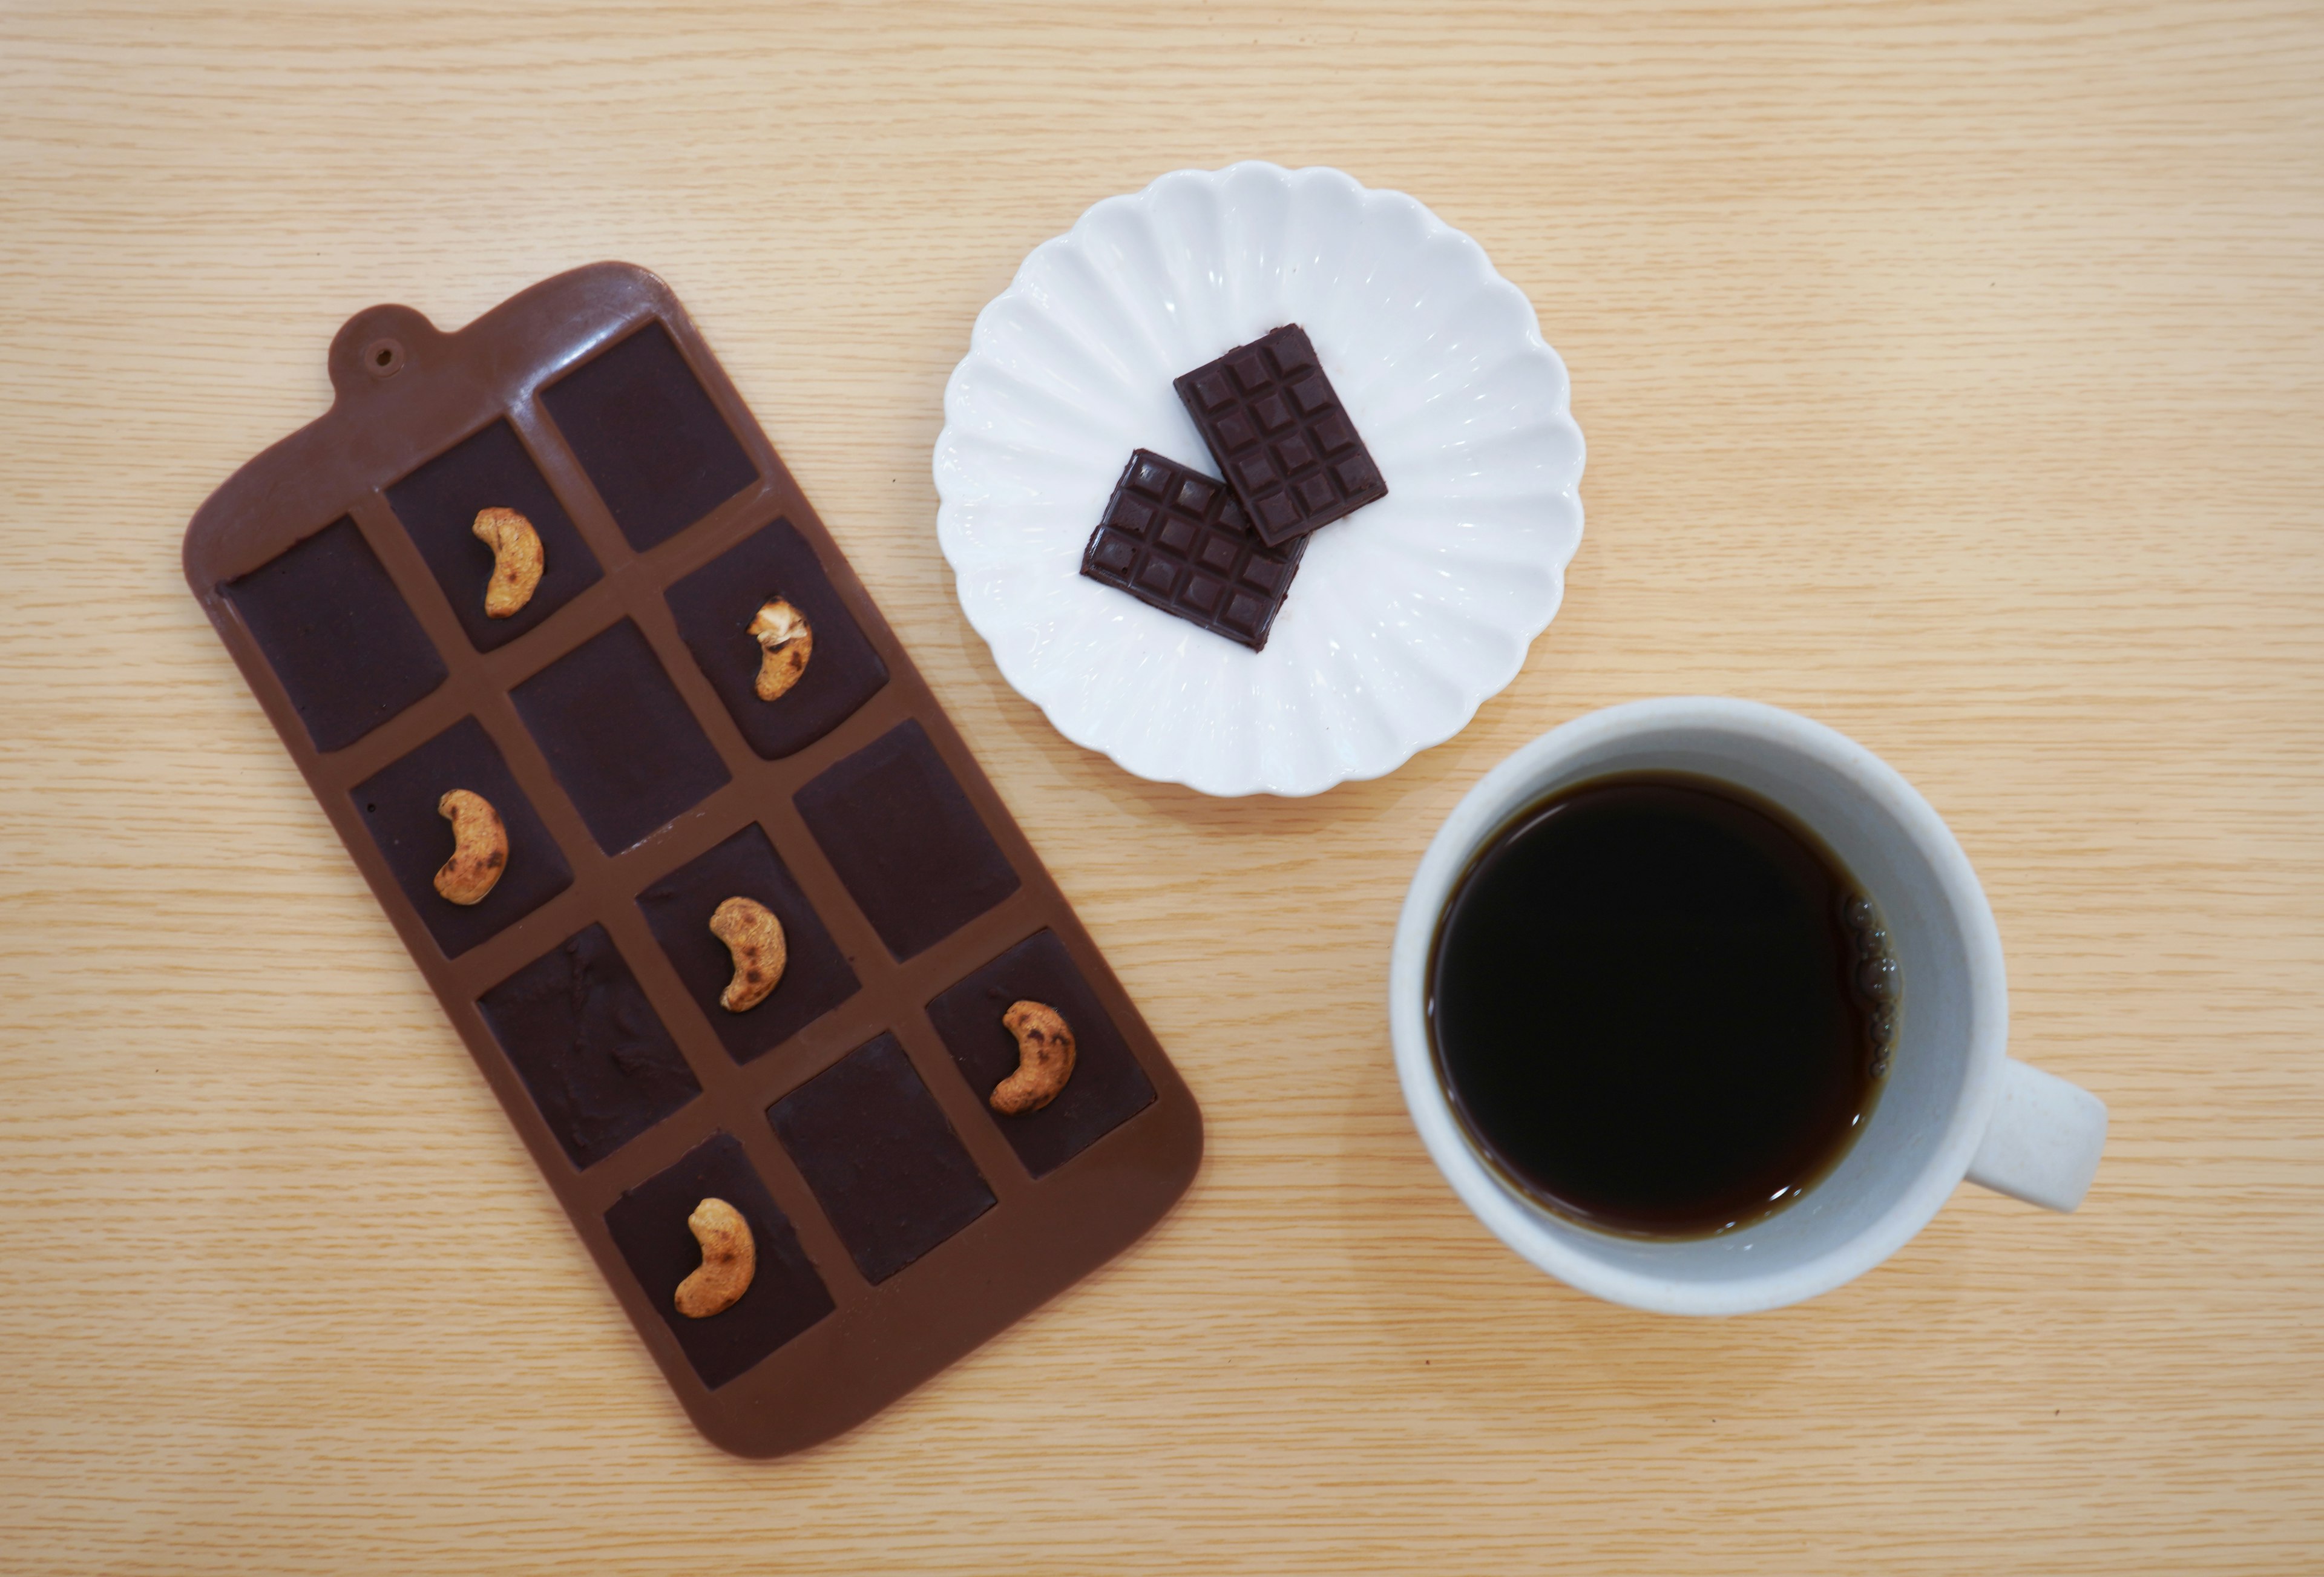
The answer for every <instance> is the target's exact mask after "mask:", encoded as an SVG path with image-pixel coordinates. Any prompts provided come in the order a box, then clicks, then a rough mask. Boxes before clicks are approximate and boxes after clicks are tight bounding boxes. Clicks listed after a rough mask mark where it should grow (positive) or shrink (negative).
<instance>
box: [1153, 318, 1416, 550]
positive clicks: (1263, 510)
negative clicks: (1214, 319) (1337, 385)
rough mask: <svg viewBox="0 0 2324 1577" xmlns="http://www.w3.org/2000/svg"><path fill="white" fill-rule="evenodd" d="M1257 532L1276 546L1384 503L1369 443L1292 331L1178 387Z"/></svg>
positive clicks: (1238, 350)
mask: <svg viewBox="0 0 2324 1577" xmlns="http://www.w3.org/2000/svg"><path fill="white" fill-rule="evenodd" d="M1176 389H1177V391H1178V398H1179V399H1180V400H1181V401H1184V402H1185V407H1186V414H1187V415H1189V416H1191V417H1193V418H1194V430H1195V431H1197V432H1199V433H1201V434H1202V435H1203V442H1204V443H1206V444H1208V445H1209V446H1210V447H1211V457H1212V458H1213V459H1214V460H1216V461H1217V462H1218V465H1219V475H1222V476H1224V477H1225V478H1226V479H1227V481H1228V483H1229V484H1231V486H1232V487H1233V488H1234V490H1235V496H1236V497H1237V498H1239V499H1240V500H1241V501H1242V507H1243V510H1244V512H1246V513H1248V514H1249V515H1250V519H1251V523H1252V525H1253V526H1255V527H1256V528H1257V529H1258V531H1259V536H1260V537H1261V538H1263V539H1266V540H1267V541H1268V542H1270V543H1273V544H1276V545H1277V546H1280V545H1281V544H1283V543H1285V542H1287V541H1289V540H1291V539H1293V538H1294V537H1298V536H1303V535H1305V533H1307V532H1309V531H1312V530H1314V529H1315V528H1316V527H1318V526H1323V525H1329V524H1330V523H1331V522H1332V521H1336V520H1338V519H1340V518H1341V517H1342V516H1343V515H1348V514H1352V513H1353V512H1356V511H1357V510H1360V509H1361V508H1362V507H1363V506H1364V505H1366V504H1368V503H1372V502H1373V501H1375V500H1377V499H1382V498H1386V497H1387V496H1388V484H1387V483H1386V482H1383V481H1382V480H1380V474H1379V466H1376V465H1374V464H1373V463H1372V455H1371V451H1370V450H1369V449H1368V448H1366V447H1364V440H1363V436H1362V435H1361V434H1360V433H1358V432H1357V431H1356V425H1355V423H1354V422H1353V421H1351V420H1349V418H1348V412H1347V409H1346V408H1345V407H1344V406H1342V404H1341V403H1340V396H1339V395H1338V393H1337V392H1334V391H1333V388H1332V380H1331V379H1329V378H1327V377H1325V376H1324V375H1323V364H1322V363H1321V362H1319V361H1318V360H1317V359H1316V356H1315V347H1314V345H1312V344H1311V343H1309V341H1308V338H1307V331H1306V330H1305V329H1304V328H1302V327H1299V326H1298V325H1297V324H1296V323H1286V324H1285V325H1284V326H1283V327H1280V328H1277V329H1274V330H1271V331H1270V332H1268V333H1266V334H1262V335H1260V336H1259V337H1258V338H1257V339H1254V340H1252V341H1251V342H1250V344H1249V345H1239V346H1235V347H1234V349H1232V350H1231V351H1229V352H1227V354H1226V355H1222V356H1221V357H1220V358H1219V359H1218V360H1216V361H1214V362H1210V363H1206V364H1203V365H1202V366H1199V367H1196V368H1195V369H1194V371H1193V372H1191V373H1187V374H1184V375H1183V376H1181V377H1179V378H1178V379H1176Z"/></svg>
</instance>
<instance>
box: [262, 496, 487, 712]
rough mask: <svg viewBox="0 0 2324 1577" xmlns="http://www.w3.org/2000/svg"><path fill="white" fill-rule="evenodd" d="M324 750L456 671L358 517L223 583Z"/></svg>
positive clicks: (431, 691)
mask: <svg viewBox="0 0 2324 1577" xmlns="http://www.w3.org/2000/svg"><path fill="white" fill-rule="evenodd" d="M218 590H219V591H220V592H222V593H223V594H224V595H225V597H226V601H227V602H228V603H230V604H233V606H234V611H235V613H239V614H241V615H242V622H243V624H244V627H246V628H247V629H248V630H249V631H250V634H251V639H252V640H253V641H256V642H257V644H258V650H259V652H260V653H261V655H263V657H264V658H265V659H266V663H267V666H268V667H269V668H272V669H273V670H274V677H275V678H276V679H277V680H278V681H279V682H280V683H281V686H282V688H283V689H284V690H285V691H287V692H288V693H289V695H290V698H291V709H292V710H293V711H295V712H296V713H297V714H298V715H299V721H300V723H301V724H305V725H306V729H307V737H308V738H309V739H311V740H312V741H314V743H315V748H316V749H317V750H318V751H335V750H340V749H344V748H345V747H346V746H347V745H351V744H353V743H355V741H357V740H359V739H361V738H362V737H363V736H364V734H366V733H370V732H371V731H372V730H373V729H374V728H377V727H378V726H379V725H380V724H383V723H384V722H386V721H387V720H388V719H389V718H391V717H392V716H394V715H396V714H397V713H399V712H401V711H402V710H403V709H404V708H405V707H407V706H409V705H411V704H412V703H413V702H414V701H417V700H419V699H420V698H421V697H422V696H429V695H432V694H434V693H435V690H436V687H438V685H441V684H442V683H443V682H444V677H445V674H446V672H447V670H446V669H445V667H444V659H442V658H441V657H439V656H438V655H437V652H436V647H435V644H434V643H433V642H431V641H429V639H428V632H426V631H424V630H422V629H421V628H420V621H419V620H418V619H415V618H414V617H412V614H411V609H410V606H409V605H408V604H405V602H404V600H403V594H402V593H401V592H400V591H397V590H396V589H395V582H394V581H393V580H392V579H391V578H389V576H388V573H387V570H386V568H385V567H383V565H382V564H381V563H380V561H379V555H378V554H376V553H374V552H373V551H372V550H371V544H370V543H369V542H366V541H364V534H363V530H362V528H361V527H359V526H357V525H356V524H355V521H354V518H353V517H351V516H350V517H346V518H342V519H340V520H337V521H332V522H331V524H329V525H327V526H326V527H324V528H323V529H322V530H319V531H318V532H316V533H315V534H314V535H313V536H311V537H309V538H308V539H306V540H304V541H302V542H300V543H298V544H297V545H296V546H294V547H292V548H291V549H290V550H289V551H288V552H285V553H282V554H280V555H278V556H277V557H276V558H272V560H270V561H269V562H267V563H265V564H263V565H261V566H260V567H258V568H256V569H254V570H252V571H250V572H249V573H248V574H247V575H244V576H240V577H238V578H236V579H235V580H231V581H228V582H227V583H226V584H225V585H224V586H220V587H219V588H218Z"/></svg>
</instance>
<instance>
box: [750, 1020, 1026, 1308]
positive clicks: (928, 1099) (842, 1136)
mask: <svg viewBox="0 0 2324 1577" xmlns="http://www.w3.org/2000/svg"><path fill="white" fill-rule="evenodd" d="M767 1120H768V1121H769V1122H770V1123H772V1124H773V1125H774V1130H775V1135H776V1137H777V1138H779V1139H781V1140H782V1142H783V1148H784V1149H785V1150H787V1151H788V1152H789V1154H790V1157H791V1159H792V1161H793V1162H795V1163H797V1165H798V1169H799V1175H800V1176H803V1177H805V1178H806V1179H807V1186H808V1187H810V1188H812V1189H814V1190H815V1197H816V1203H818V1204H820V1205H822V1206H823V1213H824V1214H825V1215H826V1216H829V1217H830V1218H831V1224H832V1225H833V1226H834V1227H835V1228H837V1229H838V1231H839V1236H840V1239H841V1240H842V1241H844V1242H845V1243H846V1245H847V1252H848V1254H849V1256H850V1257H852V1258H853V1259H854V1261H855V1268H857V1269H859V1270H861V1271H862V1272H863V1279H864V1280H866V1281H868V1282H871V1284H872V1285H873V1286H878V1285H879V1284H880V1283H881V1282H883V1281H885V1280H887V1279H888V1278H889V1277H891V1276H893V1275H895V1274H896V1273H897V1272H898V1271H899V1270H901V1269H903V1268H905V1267H906V1266H908V1265H909V1264H911V1263H912V1262H913V1261H914V1260H916V1259H918V1258H919V1257H920V1256H921V1255H923V1254H926V1253H927V1251H928V1250H931V1249H933V1248H935V1247H936V1245H937V1244H939V1243H941V1242H943V1241H945V1240H946V1239H947V1238H950V1237H951V1236H952V1235H953V1234H954V1233H955V1232H957V1231H960V1230H961V1229H962V1228H963V1227H965V1226H966V1225H968V1223H969V1222H973V1221H974V1220H975V1219H976V1218H977V1217H979V1216H981V1215H982V1214H983V1213H985V1212H986V1211H988V1210H991V1208H992V1206H993V1203H994V1201H993V1197H992V1190H991V1188H988V1187H987V1186H985V1182H984V1178H983V1177H982V1176H981V1175H980V1174H979V1173H978V1172H977V1169H976V1163H975V1162H974V1161H973V1160H971V1159H970V1158H969V1154H968V1151H967V1150H965V1149H964V1148H962V1146H961V1142H960V1139H959V1137H958V1136H957V1135H955V1134H954V1132H953V1130H952V1124H951V1123H949V1122H947V1121H945V1114H944V1109H943V1108H942V1107H940V1106H938V1105H937V1104H936V1098H935V1097H934V1096H932V1095H930V1094H929V1093H928V1087H927V1085H926V1084H922V1083H921V1082H920V1075H919V1074H918V1073H916V1072H915V1071H913V1068H912V1059H911V1058H910V1057H908V1056H905V1055H904V1048H903V1047H901V1046H899V1044H897V1041H896V1037H894V1036H892V1035H882V1036H880V1037H877V1038H876V1039H873V1040H871V1041H870V1042H868V1043H866V1044H865V1045H862V1046H859V1047H856V1048H855V1049H854V1050H853V1051H851V1052H849V1053H848V1054H847V1055H846V1056H844V1057H841V1058H840V1059H839V1060H838V1061H837V1062H835V1063H834V1064H833V1065H831V1066H829V1067H827V1068H825V1069H824V1070H823V1072H821V1073H819V1074H816V1076H815V1077H813V1078H811V1079H809V1080H808V1081H807V1083H806V1084H801V1085H800V1086H799V1087H798V1089H796V1090H793V1091H792V1092H791V1093H789V1094H788V1095H786V1096H784V1097H783V1098H782V1099H781V1100H779V1101H778V1102H775V1103H774V1104H773V1105H772V1106H770V1107H769V1108H768V1109H767Z"/></svg>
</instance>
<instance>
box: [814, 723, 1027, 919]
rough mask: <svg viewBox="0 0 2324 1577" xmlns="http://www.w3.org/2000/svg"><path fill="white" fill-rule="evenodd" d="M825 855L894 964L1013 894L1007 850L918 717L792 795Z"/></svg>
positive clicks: (1014, 881)
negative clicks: (984, 821)
mask: <svg viewBox="0 0 2324 1577" xmlns="http://www.w3.org/2000/svg"><path fill="white" fill-rule="evenodd" d="M793 799H794V802H795V803H796V804H797V805H798V811H799V815H800V816H803V817H804V818H805V819H806V821H807V830H808V831H809V832H811V833H813V834H814V835H815V841H816V843H818V844H822V845H823V852H824V854H825V858H827V859H829V860H830V862H831V863H832V868H833V869H835V871H838V872H839V879H840V880H841V881H844V882H845V883H846V884H847V890H848V892H849V894H850V895H851V896H853V898H854V899H855V904H856V907H857V908H861V909H862V911H863V917H864V918H866V919H868V920H870V921H871V928H872V929H873V930H875V931H877V932H879V933H880V939H881V941H882V942H885V943H886V944H887V945H888V951H889V952H890V953H892V954H895V955H896V957H897V958H898V959H899V960H901V959H906V958H910V957H913V956H915V955H917V954H921V953H924V952H926V951H927V949H929V948H930V947H933V946H935V945H936V944H937V943H938V942H941V941H943V940H944V939H945V937H946V936H951V935H952V934H953V933H954V931H957V930H959V929H960V928H961V927H963V926H964V925H966V924H968V922H969V921H971V920H973V919H974V918H976V917H977V916H979V915H981V914H982V913H984V911H985V910H987V909H989V908H992V907H993V905H995V904H997V903H999V902H1000V901H1001V899H1005V898H1007V897H1008V896H1009V895H1010V893H1012V892H1015V891H1016V890H1017V888H1018V885H1019V880H1018V875H1017V872H1016V871H1015V870H1014V869H1013V868H1012V867H1011V866H1010V863H1009V859H1008V856H1006V855H1005V854H1003V853H1001V849H1000V847H999V845H997V844H994V843H993V841H992V835H991V833H990V832H989V831H987V830H986V829H985V825H984V823H983V821H982V818H980V817H979V816H977V814H976V807H974V806H973V805H971V804H970V803H969V802H968V796H967V795H965V794H964V793H962V792H961V788H960V785H959V783H958V782H956V781H954V778H953V775H952V773H951V771H950V770H948V769H946V767H945V764H944V761H943V758H941V757H940V756H938V755H937V754H936V746H935V745H933V744H931V743H930V742H929V741H928V736H927V730H925V729H923V728H922V727H921V726H920V725H919V724H918V722H917V721H914V722H907V723H904V724H899V725H898V726H897V727H895V728H892V729H890V730H889V731H888V732H887V733H884V734H881V736H880V737H879V738H878V739H875V740H873V741H872V742H871V743H870V744H868V745H865V746H864V747H863V748H862V750H860V751H857V752H855V753H854V754H853V755H852V756H849V757H847V758H846V759H845V760H844V761H840V762H838V763H837V764H836V765H835V766H832V767H830V768H828V769H827V770H825V772H824V773H823V775H822V776H821V777H819V778H816V779H815V780H814V781H813V782H811V783H809V784H807V787H806V788H801V789H800V790H799V791H798V794H797V795H795V796H793Z"/></svg>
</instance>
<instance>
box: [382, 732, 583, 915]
mask: <svg viewBox="0 0 2324 1577" xmlns="http://www.w3.org/2000/svg"><path fill="white" fill-rule="evenodd" d="M455 788H466V790H467V791H468V792H469V793H471V794H477V795H481V796H483V797H484V800H485V801H486V802H487V803H489V804H490V805H491V806H492V807H493V810H495V811H497V812H498V813H499V815H500V818H501V826H502V828H503V830H504V831H506V832H507V834H508V863H507V864H506V865H505V866H503V868H502V870H501V875H500V880H499V881H495V882H493V890H491V891H490V892H488V893H486V894H485V895H484V899H483V900H482V901H481V902H478V903H474V904H457V903H454V902H452V901H451V900H450V899H447V898H445V897H444V896H443V895H442V894H440V893H438V891H437V890H436V872H437V871H439V870H441V869H442V868H443V864H444V862H445V861H447V860H448V859H450V858H451V856H452V824H451V823H450V822H448V821H446V820H445V819H444V816H443V815H442V813H441V812H440V811H438V808H437V807H438V804H439V803H440V802H441V801H442V800H443V798H444V796H445V795H447V794H448V793H450V792H451V791H452V790H453V789H455ZM348 798H349V799H351V800H352V801H353V802H354V804H355V810H356V813H357V814H358V815H360V816H362V817H363V823H364V829H365V830H366V831H368V832H369V833H370V834H371V835H372V839H373V841H374V843H376V844H378V845H379V852H380V853H381V855H382V856H383V857H384V858H385V860H386V861H387V868H388V869H389V871H392V872H393V873H394V876H395V883H396V885H397V886H398V887H401V889H403V894H404V896H405V897H406V898H408V899H410V900H411V907H412V908H414V909H415V910H417V911H418V912H419V915H420V921H421V922H422V923H423V924H424V925H426V926H427V927H428V934H429V936H433V937H435V938H436V945H438V947H441V948H442V949H443V950H444V955H445V956H446V957H447V958H457V957H458V956H460V954H463V953H466V951H467V950H468V949H469V948H471V947H474V946H475V945H476V944H477V943H479V942H482V941H484V939H485V938H486V937H488V936H497V935H498V934H499V933H500V932H501V931H503V930H504V929H506V928H507V927H510V926H512V925H514V924H516V922H517V921H519V920H521V919H522V918H524V917H525V916H527V915H529V914H530V913H531V912H532V911H533V910H535V909H537V908H539V907H540V906H541V905H542V904H544V903H547V902H548V901H549V899H552V898H555V897H556V896H557V895H558V893H560V892H563V891H564V890H566V889H567V888H568V887H570V886H572V885H573V868H572V867H571V866H569V865H567V863H566V862H565V852H564V851H563V850H562V849H559V848H558V846H557V840H556V839H555V838H553V837H551V836H550V835H549V829H548V828H547V827H545V826H543V825H541V822H540V816H539V813H538V812H536V811H535V810H534V809H533V807H532V801H531V800H530V799H529V798H526V797H525V792H524V790H523V789H522V788H519V787H517V781H516V779H515V778H514V777H512V775H511V774H510V772H509V770H508V762H507V761H504V760H503V758H502V756H501V749H500V746H498V745H496V744H494V743H493V740H492V736H491V735H490V734H488V733H485V732H484V728H483V726H482V725H481V724H478V723H477V722H476V720H475V718H473V717H463V718H462V719H460V721H459V722H457V723H456V724H453V725H452V726H451V727H449V728H447V729H446V730H445V731H444V732H443V733H439V734H438V735H437V736H436V737H435V738H433V739H431V740H429V742H427V743H426V744H423V745H421V746H420V748H419V749H418V750H415V751H413V752H410V754H409V755H406V756H403V757H401V758H400V759H399V760H397V761H393V762H391V763H390V764H389V765H387V766H385V767H383V768H381V769H380V770H378V771H377V772H374V773H373V774H372V775H371V776H370V777H368V778H366V779H364V780H363V781H362V782H360V783H358V784H356V785H355V788H353V789H352V790H351V791H350V792H349V794H348Z"/></svg>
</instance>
